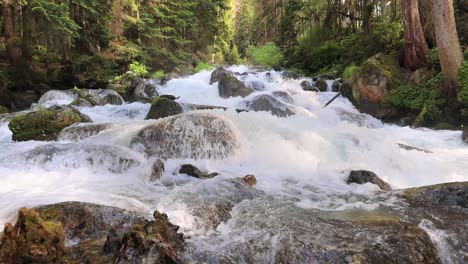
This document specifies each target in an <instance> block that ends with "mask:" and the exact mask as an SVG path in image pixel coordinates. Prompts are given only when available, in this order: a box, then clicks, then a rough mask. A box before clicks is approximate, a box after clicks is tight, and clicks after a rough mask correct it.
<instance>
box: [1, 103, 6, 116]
mask: <svg viewBox="0 0 468 264" xmlns="http://www.w3.org/2000/svg"><path fill="white" fill-rule="evenodd" d="M6 113H8V108H6V107H4V106H1V105H0V115H1V114H6Z"/></svg>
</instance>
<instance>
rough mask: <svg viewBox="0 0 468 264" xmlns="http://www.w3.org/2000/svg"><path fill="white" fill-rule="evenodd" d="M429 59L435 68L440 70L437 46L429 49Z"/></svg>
mask: <svg viewBox="0 0 468 264" xmlns="http://www.w3.org/2000/svg"><path fill="white" fill-rule="evenodd" d="M428 61H429V64H430V65H431V67H432V68H433V69H436V70H437V71H440V69H441V68H440V58H439V50H438V49H437V48H433V49H431V50H430V51H429V55H428Z"/></svg>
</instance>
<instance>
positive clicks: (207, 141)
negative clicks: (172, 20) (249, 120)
mask: <svg viewBox="0 0 468 264" xmlns="http://www.w3.org/2000/svg"><path fill="white" fill-rule="evenodd" d="M238 145H239V142H238V140H237V137H236V132H235V130H234V128H233V126H232V124H231V123H230V122H228V121H226V120H225V119H224V118H222V117H220V116H217V115H213V114H208V113H185V114H181V115H177V116H172V117H169V118H165V119H161V120H159V121H157V122H155V123H154V124H152V125H149V126H147V127H145V128H143V129H142V130H140V132H139V133H138V134H137V135H136V136H135V137H134V138H133V139H132V142H131V146H132V147H133V148H142V150H143V151H144V152H145V153H146V154H147V155H149V156H154V157H159V158H161V159H172V158H192V159H207V158H213V159H217V158H225V157H227V156H229V155H231V154H233V153H234V151H235V150H236V148H237V146H238Z"/></svg>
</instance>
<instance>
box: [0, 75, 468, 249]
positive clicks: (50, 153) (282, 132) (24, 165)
mask: <svg viewBox="0 0 468 264" xmlns="http://www.w3.org/2000/svg"><path fill="white" fill-rule="evenodd" d="M231 70H232V71H235V72H240V73H243V72H250V70H249V69H248V68H246V67H244V66H237V67H231ZM210 74H211V73H210V72H206V71H205V72H201V73H198V74H195V75H193V76H189V77H186V78H180V79H174V80H171V81H170V82H168V83H167V84H166V85H165V86H161V87H159V88H158V89H159V90H158V92H159V93H160V94H172V95H175V96H177V97H179V99H178V100H177V101H178V102H179V103H182V104H202V105H215V106H223V107H229V108H230V109H229V110H226V111H224V110H204V112H210V113H213V114H215V115H219V116H222V117H223V118H225V119H226V120H228V121H229V122H231V123H232V124H233V125H234V127H235V130H236V133H237V135H236V136H237V137H238V139H239V140H240V146H239V149H238V150H237V151H236V153H235V154H234V155H232V156H230V157H228V158H227V159H224V160H213V159H211V160H187V159H184V160H168V161H167V162H166V171H165V174H164V175H163V177H162V179H161V181H158V182H155V183H151V182H149V181H148V176H149V173H150V170H151V166H152V162H153V161H154V159H149V158H147V157H145V156H144V154H143V153H141V152H139V151H138V150H136V149H131V148H130V141H131V138H132V137H133V136H134V135H135V134H136V133H137V131H138V130H140V129H141V128H142V127H144V126H145V125H148V124H150V123H152V122H154V121H144V118H145V116H146V114H147V112H148V110H149V107H150V105H149V104H142V103H131V104H125V105H121V106H114V105H112V106H111V105H107V106H96V107H92V108H84V107H83V108H80V111H81V112H82V113H84V114H87V115H88V116H90V117H91V118H92V119H93V121H94V122H95V123H108V124H109V128H108V129H106V130H104V131H102V132H101V133H99V134H98V135H96V136H93V137H90V138H87V139H85V140H82V141H78V142H67V141H65V140H62V141H58V142H53V143H46V142H34V141H30V142H22V143H14V142H12V140H11V132H10V131H9V130H8V122H7V121H1V120H0V148H1V152H0V180H1V184H0V226H3V224H4V223H5V222H6V221H9V220H12V219H13V218H14V216H15V213H16V211H17V210H18V208H20V207H24V206H26V207H29V206H36V205H41V204H51V203H55V202H61V201H70V200H73V201H84V202H93V203H99V204H105V205H113V206H118V207H122V208H126V209H131V210H137V211H141V212H144V213H148V214H150V213H151V212H152V211H153V210H155V209H158V210H161V211H164V212H166V213H167V214H168V215H169V217H170V219H171V221H173V222H174V223H175V224H177V225H180V226H181V227H182V231H183V232H184V233H186V234H190V235H192V239H193V240H194V241H197V243H198V245H199V247H200V248H203V247H204V246H208V245H210V244H212V243H214V242H215V243H217V245H218V246H217V247H222V246H223V245H225V244H223V241H224V243H227V241H242V240H244V239H248V238H249V237H250V236H252V235H254V234H252V233H248V232H247V233H243V232H242V231H241V230H234V229H235V228H236V227H235V224H234V223H235V222H236V221H239V219H236V215H237V214H238V212H239V211H240V210H241V208H242V207H243V206H247V207H251V206H252V205H248V202H245V201H244V202H242V203H240V204H239V205H238V206H237V207H236V208H235V209H236V210H234V211H233V221H230V223H231V224H230V225H229V224H228V225H221V226H220V227H219V228H218V229H219V230H218V231H219V232H220V235H218V236H215V237H210V236H207V235H208V234H209V232H212V231H207V230H206V228H205V227H203V226H202V225H200V224H199V223H198V222H197V219H196V217H195V216H194V215H193V213H192V211H191V208H193V206H194V205H196V204H197V203H199V202H200V201H202V200H204V199H205V200H206V199H216V198H218V199H225V200H228V201H230V202H234V203H235V204H238V203H239V202H241V201H240V200H241V199H239V197H236V195H233V194H232V193H230V191H229V188H228V187H226V186H225V185H224V183H225V182H226V179H229V178H237V177H241V176H244V175H247V174H254V175H255V176H256V177H257V180H258V184H257V186H256V189H257V190H258V192H261V193H263V194H266V195H268V196H271V197H273V198H280V197H286V198H287V199H288V200H290V201H292V204H294V206H297V207H298V208H305V209H310V208H318V209H324V210H342V209H352V208H362V209H374V208H377V207H378V206H379V205H382V204H392V203H393V202H394V201H393V200H392V199H390V198H389V199H387V198H385V197H378V196H377V197H374V198H368V197H370V196H369V194H374V193H375V192H376V191H377V187H376V186H374V185H372V184H366V185H360V186H358V185H347V184H346V183H345V179H346V176H347V173H348V172H349V171H350V170H352V169H366V170H371V171H373V172H375V173H376V174H378V175H379V176H380V177H381V178H383V179H384V180H386V181H387V182H389V183H390V184H391V185H392V187H394V188H406V187H416V186H423V185H429V184H436V183H444V182H452V181H468V148H467V147H466V146H465V145H464V144H463V142H462V141H461V137H460V134H461V132H457V131H434V130H429V129H412V128H409V127H399V126H395V125H387V124H382V123H381V122H380V121H378V120H376V119H374V118H372V117H370V116H367V115H360V114H359V112H358V111H357V110H356V109H355V108H354V107H353V106H352V104H351V103H350V102H349V101H348V100H346V99H345V98H341V97H340V98H339V99H337V100H336V101H335V102H334V103H333V104H331V105H330V106H329V107H327V108H323V105H324V104H325V103H326V102H327V101H328V100H330V99H331V98H332V97H333V96H334V95H335V93H332V92H326V93H315V92H307V91H303V90H302V88H301V86H300V83H301V81H303V80H304V79H300V80H292V79H287V78H285V77H283V75H282V73H280V72H274V71H271V72H257V73H249V74H247V75H243V76H241V79H242V80H243V81H244V82H245V83H246V84H248V85H252V86H255V87H257V89H261V90H260V91H256V92H255V93H254V94H252V95H251V96H249V98H252V97H254V96H256V95H258V94H272V93H273V92H275V91H285V92H288V93H289V94H290V95H291V96H292V98H293V102H291V107H293V108H294V110H295V112H296V115H294V116H290V117H288V118H280V117H276V116H272V115H271V114H269V113H267V112H242V113H237V112H236V111H235V109H236V108H238V109H239V108H240V109H242V108H243V107H244V106H245V102H246V101H245V100H248V99H249V98H246V99H243V98H240V97H238V98H229V99H222V98H221V97H219V94H218V89H217V84H214V85H209V79H210ZM70 100H73V98H71V97H70V96H64V95H58V96H56V97H54V96H51V97H50V98H43V100H42V102H39V103H41V104H44V105H50V104H55V103H69V102H70ZM398 144H406V145H410V146H414V147H418V148H421V149H426V150H429V151H431V152H432V153H425V152H419V151H414V150H413V151H408V150H405V149H402V148H400V147H399V145H398ZM122 160H125V161H126V162H123V163H122V162H121V161H122ZM116 161H119V162H116ZM183 163H191V164H194V165H196V166H198V167H200V168H203V169H205V170H207V171H211V172H213V171H216V172H219V173H220V174H221V176H218V177H216V178H214V179H210V180H204V181H200V180H197V179H192V178H189V177H185V176H182V175H174V172H175V170H176V169H177V167H178V166H179V165H180V164H183ZM349 194H353V195H351V196H350V195H349ZM249 195H250V196H252V197H255V195H256V194H255V193H252V194H249ZM223 238H229V239H224V240H223ZM269 240H271V241H274V238H269ZM271 243H273V242H271ZM267 255H268V254H267Z"/></svg>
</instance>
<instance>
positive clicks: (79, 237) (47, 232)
mask: <svg viewBox="0 0 468 264" xmlns="http://www.w3.org/2000/svg"><path fill="white" fill-rule="evenodd" d="M22 212H23V210H22V211H20V218H19V221H18V223H17V225H18V226H21V227H20V228H19V229H20V230H11V231H14V234H13V233H12V232H11V231H10V230H8V231H9V232H8V234H9V233H12V235H13V236H14V237H16V238H15V239H16V240H15V242H20V243H16V244H14V243H9V242H10V241H9V240H6V239H4V240H2V244H3V243H5V244H6V245H8V247H0V248H1V249H0V252H1V251H3V250H4V249H7V250H8V252H15V253H16V255H15V256H14V257H15V258H13V261H12V262H7V263H18V261H20V263H122V264H123V263H144V262H146V261H148V260H152V262H151V263H180V260H179V258H178V254H179V252H181V251H182V250H183V248H184V240H183V235H182V234H180V233H178V232H177V230H178V229H179V228H178V227H177V226H175V225H173V224H171V223H170V222H169V221H168V218H167V215H165V214H161V213H159V212H157V211H156V212H154V215H153V218H154V219H153V220H151V221H148V220H146V219H144V218H143V217H141V216H140V215H137V214H136V213H132V212H129V211H125V210H122V209H118V208H115V207H109V206H102V205H95V204H89V203H79V202H67V203H60V204H54V205H48V206H43V207H39V208H36V209H35V210H33V209H30V210H28V211H27V212H28V216H27V218H26V217H23V216H22V214H23V213H22ZM23 219H26V221H23ZM25 223H26V225H27V227H28V228H27V229H24V226H25ZM10 226H11V225H10ZM21 232H24V233H25V234H26V235H27V236H25V238H24V239H23V237H22V236H19V237H18V236H17V234H21ZM65 237H66V238H67V240H69V241H76V242H75V243H73V244H70V245H68V246H66V245H67V243H66V241H64V240H65V239H64V238H65ZM23 242H25V243H23ZM18 244H19V245H21V247H16V248H14V247H13V246H16V245H18ZM65 246H66V247H67V248H66V249H65ZM28 247H30V250H27V248H28ZM13 248H14V249H15V251H11V249H13ZM19 249H22V250H21V251H20V252H17V251H19ZM2 253H3V252H2ZM17 256H18V257H21V258H16V257H17ZM2 260H5V258H2ZM21 260H24V262H23V261H21Z"/></svg>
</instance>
